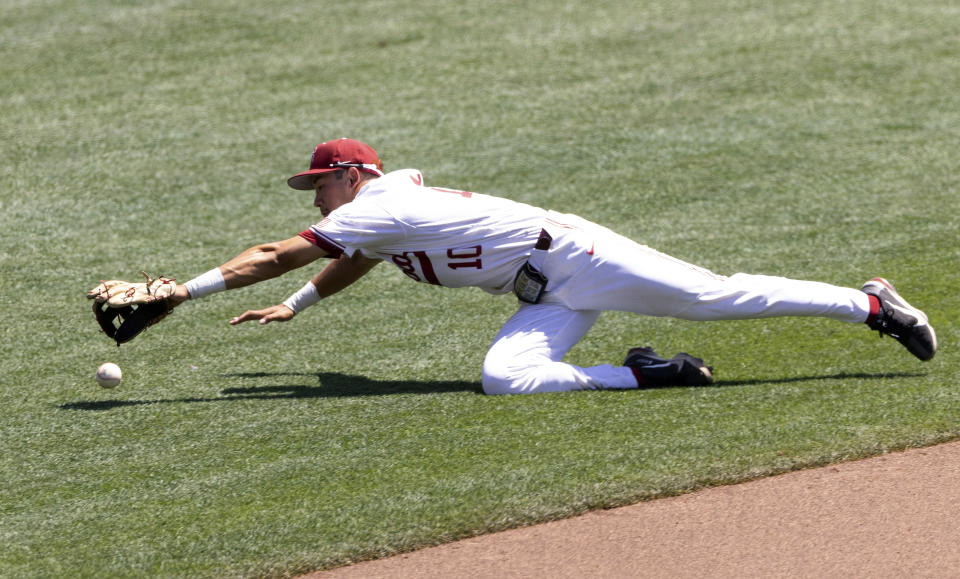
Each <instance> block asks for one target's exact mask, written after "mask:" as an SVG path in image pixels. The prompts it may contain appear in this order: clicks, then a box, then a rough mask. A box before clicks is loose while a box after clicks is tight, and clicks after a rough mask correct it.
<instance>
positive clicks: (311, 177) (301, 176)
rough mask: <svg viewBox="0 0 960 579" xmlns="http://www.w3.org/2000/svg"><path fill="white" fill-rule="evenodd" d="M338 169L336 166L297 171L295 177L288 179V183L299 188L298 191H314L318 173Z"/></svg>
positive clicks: (294, 187)
mask: <svg viewBox="0 0 960 579" xmlns="http://www.w3.org/2000/svg"><path fill="white" fill-rule="evenodd" d="M336 170H337V168H336V167H331V168H329V169H310V170H309V171H304V172H303V173H297V174H296V175H294V176H293V177H290V178H289V179H287V185H289V186H290V187H291V188H293V189H297V190H298V191H312V190H313V182H314V181H316V180H317V175H323V174H324V173H333V172H334V171H336Z"/></svg>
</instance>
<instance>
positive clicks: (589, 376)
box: [483, 304, 637, 394]
mask: <svg viewBox="0 0 960 579" xmlns="http://www.w3.org/2000/svg"><path fill="white" fill-rule="evenodd" d="M599 315H600V312H598V311H573V310H570V309H569V308H566V307H564V306H561V305H558V304H551V305H547V304H538V305H523V306H521V307H520V309H519V310H517V312H516V313H515V314H514V315H513V316H512V317H511V318H510V319H509V320H508V321H507V323H506V324H504V326H503V328H501V329H500V332H499V333H498V334H497V337H496V338H495V339H494V342H493V345H492V346H491V347H490V350H489V351H488V352H487V356H486V359H485V360H484V363H483V391H484V392H485V393H487V394H532V393H535V392H561V391H568V390H596V389H603V388H617V389H622V388H636V387H637V380H636V378H635V377H634V374H633V372H632V371H631V370H630V369H629V368H626V367H624V366H612V365H609V364H607V365H601V366H594V367H590V368H581V367H578V366H574V365H572V364H566V363H564V362H562V360H563V357H564V356H565V355H566V353H567V352H568V351H569V350H570V348H572V347H573V346H574V345H575V344H576V343H577V342H579V341H580V339H581V338H582V337H583V336H584V335H585V334H586V333H587V332H588V331H589V330H590V328H591V327H592V326H593V324H594V323H595V322H596V321H597V317H599Z"/></svg>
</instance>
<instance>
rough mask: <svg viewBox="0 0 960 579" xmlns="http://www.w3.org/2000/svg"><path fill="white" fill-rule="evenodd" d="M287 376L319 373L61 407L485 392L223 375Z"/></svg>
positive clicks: (404, 383) (450, 384)
mask: <svg viewBox="0 0 960 579" xmlns="http://www.w3.org/2000/svg"><path fill="white" fill-rule="evenodd" d="M286 376H316V378H317V382H318V384H317V385H316V386H304V385H303V384H289V385H287V384H280V385H267V386H249V387H238V388H224V389H223V390H221V391H220V393H221V394H223V396H216V397H187V398H167V399H156V400H90V401H79V402H68V403H66V404H61V405H60V406H59V408H60V409H61V410H111V409H113V408H122V407H125V406H145V405H150V404H188V403H196V402H229V401H233V400H276V399H282V398H287V399H301V398H344V397H352V396H385V395H392V394H439V393H443V392H473V393H476V394H482V393H483V390H482V388H481V387H480V384H479V383H478V382H466V381H436V382H416V381H412V380H383V381H380V380H371V379H370V378H366V377H363V376H352V375H349V374H337V373H333V372H317V373H310V372H240V373H235V374H221V377H223V378H238V379H244V380H246V379H250V380H252V379H264V378H267V379H270V378H282V377H286Z"/></svg>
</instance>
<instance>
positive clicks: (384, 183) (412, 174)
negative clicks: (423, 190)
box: [366, 169, 423, 193]
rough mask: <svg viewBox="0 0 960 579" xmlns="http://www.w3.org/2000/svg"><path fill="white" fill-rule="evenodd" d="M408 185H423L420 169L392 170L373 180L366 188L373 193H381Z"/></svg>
mask: <svg viewBox="0 0 960 579" xmlns="http://www.w3.org/2000/svg"><path fill="white" fill-rule="evenodd" d="M406 187H423V174H422V173H421V172H420V171H419V170H418V169H399V170H397V171H390V172H389V173H387V174H386V175H384V176H383V177H380V178H378V179H374V180H373V181H371V182H370V184H369V185H368V186H367V187H366V188H367V189H369V190H370V192H371V193H374V192H377V193H379V192H388V191H392V190H395V189H397V188H406Z"/></svg>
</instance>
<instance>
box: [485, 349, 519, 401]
mask: <svg viewBox="0 0 960 579" xmlns="http://www.w3.org/2000/svg"><path fill="white" fill-rule="evenodd" d="M527 382H528V380H526V379H525V372H524V371H523V370H522V369H518V368H516V367H514V366H513V365H511V364H509V363H505V362H504V361H503V360H497V359H495V358H491V356H487V359H486V360H485V361H484V362H483V377H482V380H481V384H482V386H483V393H484V394H491V395H495V394H525V393H527Z"/></svg>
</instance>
